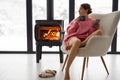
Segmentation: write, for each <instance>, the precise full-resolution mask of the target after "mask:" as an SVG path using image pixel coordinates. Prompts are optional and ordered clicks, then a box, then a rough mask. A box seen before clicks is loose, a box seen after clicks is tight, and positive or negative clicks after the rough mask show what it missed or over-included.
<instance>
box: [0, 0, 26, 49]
mask: <svg viewBox="0 0 120 80" xmlns="http://www.w3.org/2000/svg"><path fill="white" fill-rule="evenodd" d="M26 38H27V37H26V0H0V51H26V50H27V39H26Z"/></svg>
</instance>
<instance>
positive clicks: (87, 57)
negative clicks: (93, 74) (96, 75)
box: [86, 57, 89, 68]
mask: <svg viewBox="0 0 120 80" xmlns="http://www.w3.org/2000/svg"><path fill="white" fill-rule="evenodd" d="M88 62H89V57H87V63H86V67H87V68H88Z"/></svg>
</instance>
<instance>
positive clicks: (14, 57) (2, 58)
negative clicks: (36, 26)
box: [0, 54, 120, 80]
mask: <svg viewBox="0 0 120 80" xmlns="http://www.w3.org/2000/svg"><path fill="white" fill-rule="evenodd" d="M65 56H66V55H64V57H65ZM104 59H105V61H106V64H107V67H108V70H109V72H110V75H109V76H108V75H107V73H106V71H105V68H104V66H103V64H102V62H101V59H100V57H91V58H90V59H89V60H90V61H89V67H88V68H87V69H86V71H85V75H84V80H120V55H106V56H104ZM82 62H83V57H76V59H75V60H74V62H73V63H72V66H71V68H70V72H71V73H70V77H71V80H80V79H81V72H82V71H81V70H82ZM61 67H62V64H60V61H59V55H58V54H43V56H42V60H41V61H40V63H39V64H37V63H36V56H35V54H0V80H63V78H64V72H62V71H61ZM45 69H54V70H57V75H56V76H55V77H52V78H45V79H44V78H39V77H38V74H39V73H40V72H41V71H43V70H45Z"/></svg>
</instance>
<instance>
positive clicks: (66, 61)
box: [62, 55, 68, 71]
mask: <svg viewBox="0 0 120 80" xmlns="http://www.w3.org/2000/svg"><path fill="white" fill-rule="evenodd" d="M67 59H68V55H67V56H66V58H65V62H64V63H63V67H62V71H63V70H64V67H65V64H66V62H67Z"/></svg>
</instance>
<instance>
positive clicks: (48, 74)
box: [39, 69, 57, 78]
mask: <svg viewBox="0 0 120 80" xmlns="http://www.w3.org/2000/svg"><path fill="white" fill-rule="evenodd" d="M56 73H57V71H56V70H50V69H47V70H44V71H42V72H41V73H40V74H39V77H41V78H49V77H54V76H55V75H56Z"/></svg>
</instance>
